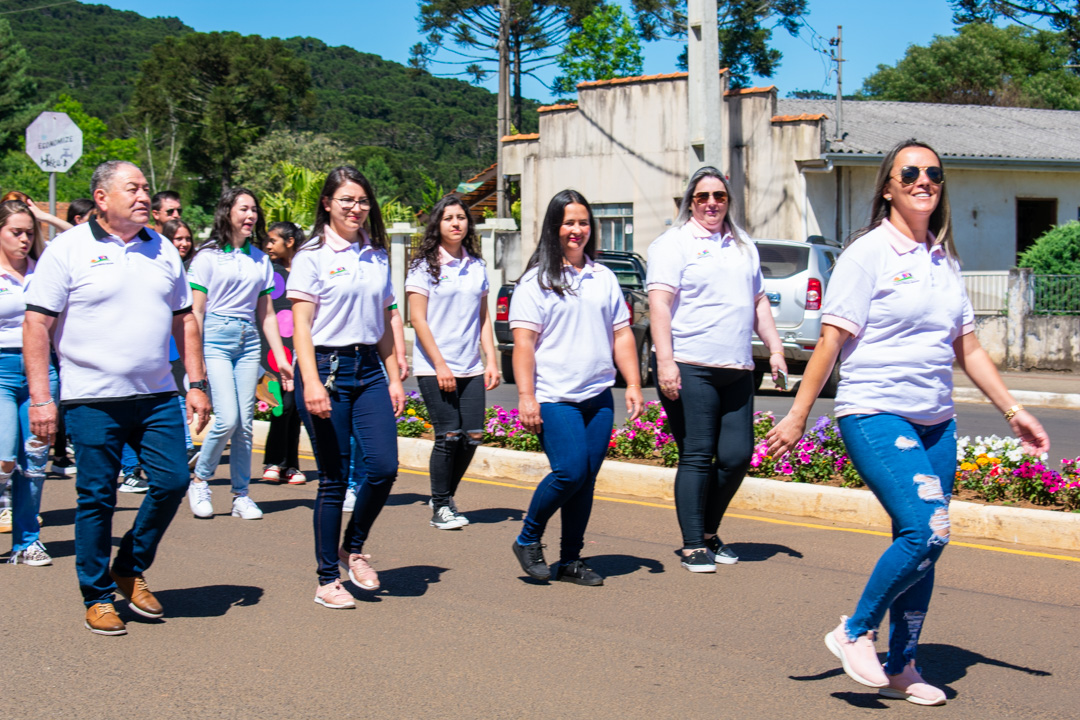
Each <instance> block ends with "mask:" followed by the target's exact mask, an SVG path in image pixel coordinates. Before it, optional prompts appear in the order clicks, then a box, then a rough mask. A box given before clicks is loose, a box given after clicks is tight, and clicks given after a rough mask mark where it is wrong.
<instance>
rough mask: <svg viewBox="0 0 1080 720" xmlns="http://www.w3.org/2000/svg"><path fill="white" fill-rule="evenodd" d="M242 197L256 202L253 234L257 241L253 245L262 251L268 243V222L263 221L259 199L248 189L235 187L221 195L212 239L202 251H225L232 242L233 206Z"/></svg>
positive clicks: (201, 247) (211, 229)
mask: <svg viewBox="0 0 1080 720" xmlns="http://www.w3.org/2000/svg"><path fill="white" fill-rule="evenodd" d="M241 195H248V196H250V197H251V199H252V200H253V201H254V202H255V212H256V213H257V214H256V217H255V228H254V232H252V235H254V238H255V239H254V241H253V242H252V244H253V245H255V246H256V247H258V248H260V249H261V248H262V246H263V243H265V242H266V221H265V220H264V219H263V210H262V206H261V205H259V197H258V195H256V194H255V193H253V192H252V191H251V190H248V189H247V188H246V187H234V188H229V189H228V190H226V191H225V192H223V193H221V199H220V200H218V204H217V208H215V209H214V224H213V226H211V228H210V239H209V240H207V241H206V242H204V243H203V244H202V245H201V246H200V247H199V250H200V251H202V250H204V249H206V248H208V247H217V248H218V249H219V250H224V249H225V247H226V246H227V245H229V244H230V243H231V242H232V221H231V219H230V217H229V216H230V214H231V213H232V208H233V205H235V204H236V201H237V200H238V199H240V196H241Z"/></svg>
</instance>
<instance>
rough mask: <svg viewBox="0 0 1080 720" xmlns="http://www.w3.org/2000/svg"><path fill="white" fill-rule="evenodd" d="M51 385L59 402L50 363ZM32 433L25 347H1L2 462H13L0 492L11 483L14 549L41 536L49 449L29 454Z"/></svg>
mask: <svg viewBox="0 0 1080 720" xmlns="http://www.w3.org/2000/svg"><path fill="white" fill-rule="evenodd" d="M49 388H50V390H51V392H52V397H53V398H54V399H55V400H57V401H59V399H60V398H59V395H58V391H57V381H56V367H55V366H53V365H52V364H50V365H49ZM31 437H32V435H31V433H30V389H29V387H28V386H27V384H26V368H25V367H24V366H23V356H22V350H21V349H19V348H4V349H3V350H0V462H5V463H9V462H14V463H15V464H16V467H15V468H14V469H13V470H12V472H11V473H10V474H8V473H4V472H3V471H2V470H0V493H3V492H5V491H6V490H7V487H8V481H9V479H10V483H11V551H12V552H13V553H14V552H18V551H20V550H25V549H26V548H28V547H30V546H31V545H33V544H34V543H35V542H37V541H38V540H39V539H40V537H41V527H40V526H39V525H38V521H37V516H38V512H39V511H40V510H41V489H42V486H43V485H44V484H45V466H46V464H47V463H48V460H49V448H48V446H45V447H44V448H43V449H41V448H39V449H38V450H37V451H36V452H34V453H32V454H28V453H27V447H26V444H27V441H29V440H30V439H31Z"/></svg>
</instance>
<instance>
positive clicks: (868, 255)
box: [768, 140, 1050, 705]
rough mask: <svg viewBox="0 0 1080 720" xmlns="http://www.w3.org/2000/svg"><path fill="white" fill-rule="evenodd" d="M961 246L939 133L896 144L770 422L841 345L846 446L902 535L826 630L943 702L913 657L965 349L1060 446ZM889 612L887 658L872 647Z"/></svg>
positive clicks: (1030, 429)
mask: <svg viewBox="0 0 1080 720" xmlns="http://www.w3.org/2000/svg"><path fill="white" fill-rule="evenodd" d="M974 321H975V317H974V313H973V312H972V309H971V303H970V302H968V298H967V293H966V292H965V290H964V281H963V278H962V277H961V275H960V263H959V261H958V259H957V256H956V250H955V248H954V246H953V237H952V227H951V223H950V212H949V202H948V198H947V196H946V193H945V173H944V170H943V169H942V167H941V159H940V158H939V157H938V155H937V153H936V152H934V150H933V149H931V148H930V146H928V145H925V144H923V143H920V142H918V141H915V140H908V141H905V142H902V143H900V144H899V145H897V146H896V147H895V148H894V149H893V150H892V151H891V152H890V153H889V154H887V155H886V156H885V158H884V159H883V160H882V163H881V167H880V168H879V170H878V175H877V180H876V182H875V183H874V195H873V199H872V204H871V219H870V224H869V225H868V226H867V227H865V228H863V229H862V230H860V231H859V232H857V233H855V235H854V237H853V239H852V241H851V242H850V243H849V245H848V247H847V249H845V250H844V252H843V254H841V256H840V260H839V261H838V262H837V264H836V269H835V270H834V271H833V275H832V280H831V281H830V283H829V291H828V293H827V294H826V296H825V306H824V308H823V316H822V327H821V339H820V340H819V341H818V344H817V348H816V349H815V350H814V355H813V357H812V358H811V360H810V362H809V364H808V365H807V368H806V374H805V375H804V376H803V380H802V385H801V387H800V389H799V394H798V396H797V397H796V398H795V403H794V405H793V406H792V408H791V411H790V412H789V413H788V415H787V417H785V418H784V419H783V420H782V421H781V422H780V423H778V424H777V426H776V427H775V428H773V430H772V431H771V432H770V433H769V437H768V442H769V452H770V453H771V454H772V455H773V456H774V457H779V456H781V455H783V454H784V453H786V452H788V451H790V450H791V449H792V448H793V447H794V446H795V444H796V443H797V442H798V441H799V439H800V437H801V436H802V434H803V430H804V429H805V427H806V418H807V415H808V414H809V412H810V407H811V406H812V405H813V403H814V400H816V399H817V396H818V393H819V392H821V388H822V386H823V385H824V384H825V380H826V378H827V377H828V376H829V374H830V373H831V372H832V368H833V365H834V364H835V363H836V359H837V357H838V356H840V357H841V358H842V364H841V366H840V386H839V390H838V391H837V395H836V414H837V416H838V417H839V424H840V430H841V432H842V433H843V437H844V443H845V445H846V446H847V451H848V455H849V457H850V458H851V461H852V463H853V464H854V465H855V468H856V470H858V471H859V475H861V476H862V478H863V480H865V481H866V484H867V486H869V488H870V489H871V490H872V491H873V492H874V495H875V496H876V497H877V498H878V500H879V501H881V504H882V506H883V507H884V508H885V510H886V511H887V512H888V513H889V517H890V518H891V519H892V526H893V543H892V545H891V546H889V549H888V550H886V551H885V554H884V555H882V556H881V559H880V560H878V562H877V565H876V567H875V568H874V571H873V573H872V574H871V576H870V580H869V581H868V582H867V584H866V587H865V588H864V589H863V593H862V597H861V598H860V599H859V604H858V606H857V607H856V609H855V613H854V614H853V615H852V616H851V617H850V618H848V617H843V618H841V621H840V625H839V626H838V627H837V628H836V629H835V630H833V631H832V632H830V633H829V634H828V635H826V636H825V644H826V645H827V646H828V647H829V649H830V650H831V651H832V652H833V653H834V654H835V655H836V656H837V657H839V658H840V660H841V662H842V664H843V667H844V670H845V672H847V674H848V675H849V676H850V677H851V678H852V679H853V680H855V681H856V682H859V683H861V684H863V685H868V686H870V687H877V688H880V690H879V693H880V694H881V695H883V696H885V697H890V698H898V699H905V700H908V701H910V702H913V703H916V704H919V705H941V704H944V702H945V694H944V693H943V692H942V691H941V690H939V689H938V688H936V687H933V686H931V685H929V684H927V683H926V682H924V681H923V679H922V677H921V676H920V674H919V671H918V669H917V668H916V665H915V652H916V648H917V646H918V642H919V633H920V632H921V630H922V628H923V623H924V621H925V619H926V611H927V607H928V606H929V603H930V595H931V592H932V591H933V586H934V568H935V565H936V563H937V561H938V558H939V557H940V555H941V552H942V550H943V549H944V548H945V545H946V544H947V543H948V542H949V498H950V497H951V495H952V487H953V479H954V477H955V474H956V419H955V412H954V410H953V402H952V373H953V371H952V364H953V362H954V361H955V362H956V363H957V364H958V365H959V366H960V367H961V369H963V370H964V372H965V373H967V374H968V376H969V377H970V378H971V379H972V380H973V381H974V382H975V385H976V386H978V387H979V388H980V389H981V390H982V391H983V392H984V393H985V394H986V396H987V397H988V398H989V399H990V401H991V402H993V403H994V405H995V406H997V408H998V409H999V410H1000V411H1001V412H1002V413H1003V414H1004V416H1005V419H1006V420H1007V421H1008V423H1009V425H1010V427H1011V428H1012V430H1013V432H1015V433H1016V434H1017V436H1018V437H1019V438H1020V439H1021V440H1022V442H1023V445H1024V449H1025V450H1026V451H1027V452H1029V453H1032V454H1040V453H1044V452H1046V451H1047V450H1049V448H1050V442H1049V439H1048V438H1047V436H1046V433H1045V432H1044V431H1043V429H1042V426H1041V425H1040V424H1039V422H1038V420H1036V419H1035V418H1034V417H1032V415H1031V414H1030V413H1028V412H1027V411H1026V410H1024V409H1023V407H1022V406H1020V405H1017V404H1016V403H1015V402H1014V400H1013V398H1012V396H1011V395H1010V394H1009V391H1008V390H1007V389H1006V387H1005V384H1004V383H1003V382H1002V381H1001V376H1000V375H999V374H998V372H997V369H996V368H995V367H994V365H993V363H992V362H991V361H990V358H989V356H988V355H987V354H986V352H985V351H984V350H983V349H982V347H981V346H980V345H979V341H978V340H977V339H976V337H975V333H974ZM886 610H888V611H889V655H888V658H887V659H886V661H885V666H884V668H883V667H882V665H881V663H880V662H879V661H878V656H877V652H876V650H875V648H874V640H875V639H876V631H877V627H878V625H879V624H880V623H881V621H882V620H883V619H884V617H885V611H886Z"/></svg>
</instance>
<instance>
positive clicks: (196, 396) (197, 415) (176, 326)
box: [172, 293, 210, 433]
mask: <svg viewBox="0 0 1080 720" xmlns="http://www.w3.org/2000/svg"><path fill="white" fill-rule="evenodd" d="M199 294H201V293H199ZM203 297H204V298H205V297H206V296H205V295H203ZM172 336H173V340H174V341H175V342H176V350H177V352H178V353H180V357H181V358H183V360H184V371H185V372H186V373H187V376H188V380H190V381H192V382H198V381H199V380H205V379H206V363H205V362H204V360H203V351H202V332H201V330H200V329H199V324H198V323H197V322H196V320H195V316H194V313H183V314H181V315H173V321H172ZM184 404H185V405H186V406H187V422H188V425H190V424H191V420H192V418H194V419H195V421H196V422H195V432H197V433H198V432H202V429H203V428H204V427H206V423H207V422H209V421H210V398H209V397H207V395H206V393H205V392H203V391H202V390H196V389H194V388H192V389H190V390H188V392H187V396H186V398H185V400H184Z"/></svg>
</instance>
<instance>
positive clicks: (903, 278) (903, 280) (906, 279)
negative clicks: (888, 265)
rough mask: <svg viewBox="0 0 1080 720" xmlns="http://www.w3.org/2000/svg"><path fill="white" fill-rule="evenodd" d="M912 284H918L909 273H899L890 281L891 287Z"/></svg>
mask: <svg viewBox="0 0 1080 720" xmlns="http://www.w3.org/2000/svg"><path fill="white" fill-rule="evenodd" d="M913 282H918V280H916V279H915V276H914V275H912V274H911V273H909V272H905V273H900V274H899V275H897V276H896V277H894V278H893V279H892V284H893V285H910V284H911V283H913Z"/></svg>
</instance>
